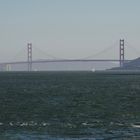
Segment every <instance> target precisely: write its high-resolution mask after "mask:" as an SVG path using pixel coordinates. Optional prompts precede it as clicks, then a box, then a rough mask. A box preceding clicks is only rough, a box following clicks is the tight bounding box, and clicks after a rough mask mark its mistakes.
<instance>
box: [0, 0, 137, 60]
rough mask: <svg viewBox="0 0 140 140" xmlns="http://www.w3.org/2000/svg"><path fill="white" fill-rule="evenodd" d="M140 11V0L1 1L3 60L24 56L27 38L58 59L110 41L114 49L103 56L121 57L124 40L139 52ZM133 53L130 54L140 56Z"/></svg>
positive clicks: (0, 56)
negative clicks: (120, 41) (119, 51)
mask: <svg viewBox="0 0 140 140" xmlns="http://www.w3.org/2000/svg"><path fill="white" fill-rule="evenodd" d="M139 13H140V0H0V62H2V61H12V60H13V61H15V60H20V59H26V44H27V43H28V42H32V43H33V47H37V48H39V49H40V50H42V51H43V52H47V53H49V54H52V55H53V56H56V57H58V58H84V57H87V56H90V55H93V54H96V53H97V52H100V51H101V50H104V49H105V48H107V47H109V46H111V45H112V47H113V46H114V48H115V49H114V51H113V50H112V51H110V53H108V54H107V56H106V55H104V56H103V54H102V55H101V56H99V57H103V58H105V57H106V58H117V56H118V43H119V42H117V41H119V39H120V38H124V39H125V40H126V41H127V42H128V43H127V44H130V46H132V47H133V46H134V47H135V48H136V49H137V50H139V51H140V39H139V38H140V17H139ZM116 47H117V49H116ZM128 47H129V46H128ZM112 52H114V53H112ZM131 52H132V51H131V49H130V51H128V55H127V57H128V58H134V57H138V55H139V53H138V54H136V53H134V54H133V53H131ZM34 53H35V54H34V58H36V59H38V58H45V55H44V56H43V55H42V54H41V53H39V51H36V50H34ZM35 55H36V56H35Z"/></svg>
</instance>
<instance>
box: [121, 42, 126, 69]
mask: <svg viewBox="0 0 140 140" xmlns="http://www.w3.org/2000/svg"><path fill="white" fill-rule="evenodd" d="M124 59H125V46H124V39H120V67H123V66H124Z"/></svg>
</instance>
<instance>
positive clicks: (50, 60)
mask: <svg viewBox="0 0 140 140" xmlns="http://www.w3.org/2000/svg"><path fill="white" fill-rule="evenodd" d="M130 61H132V60H125V63H127V62H130ZM53 62H120V60H118V59H47V60H46V59H45V60H43V59H42V60H32V62H31V63H53ZM26 63H28V61H16V62H1V63H0V65H10V64H26Z"/></svg>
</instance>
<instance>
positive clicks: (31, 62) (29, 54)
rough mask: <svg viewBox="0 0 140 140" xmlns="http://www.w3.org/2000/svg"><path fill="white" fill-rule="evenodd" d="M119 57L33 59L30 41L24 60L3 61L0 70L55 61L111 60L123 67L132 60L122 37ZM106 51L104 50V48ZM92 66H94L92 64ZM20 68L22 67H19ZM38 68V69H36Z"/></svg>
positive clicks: (84, 61) (31, 66)
mask: <svg viewBox="0 0 140 140" xmlns="http://www.w3.org/2000/svg"><path fill="white" fill-rule="evenodd" d="M118 46H119V52H118V54H119V57H118V59H93V58H92V59H91V58H90V57H87V58H84V59H83V58H82V59H56V58H55V57H54V59H38V60H33V46H32V43H28V44H27V52H26V53H27V60H25V61H14V62H3V63H0V70H1V71H12V70H11V66H12V65H23V67H24V71H33V70H35V68H34V69H33V66H34V65H36V64H42V65H45V66H46V67H47V65H48V63H51V64H52V65H53V64H54V63H55V64H56V63H57V64H59V63H81V65H82V64H83V63H90V62H98V63H103V62H111V63H114V62H115V63H118V64H119V66H120V67H123V65H124V63H128V62H130V61H132V60H128V59H125V41H124V39H120V41H119V45H118ZM104 51H106V50H104ZM92 67H94V66H92ZM21 70H22V68H21ZM37 70H38V69H37Z"/></svg>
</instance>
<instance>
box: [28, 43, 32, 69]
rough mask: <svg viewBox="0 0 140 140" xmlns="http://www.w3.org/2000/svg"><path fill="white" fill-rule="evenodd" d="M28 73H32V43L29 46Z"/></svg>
mask: <svg viewBox="0 0 140 140" xmlns="http://www.w3.org/2000/svg"><path fill="white" fill-rule="evenodd" d="M27 57H28V58H27V61H28V63H27V64H28V71H32V43H28V44H27Z"/></svg>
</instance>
